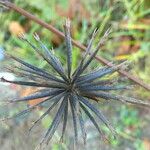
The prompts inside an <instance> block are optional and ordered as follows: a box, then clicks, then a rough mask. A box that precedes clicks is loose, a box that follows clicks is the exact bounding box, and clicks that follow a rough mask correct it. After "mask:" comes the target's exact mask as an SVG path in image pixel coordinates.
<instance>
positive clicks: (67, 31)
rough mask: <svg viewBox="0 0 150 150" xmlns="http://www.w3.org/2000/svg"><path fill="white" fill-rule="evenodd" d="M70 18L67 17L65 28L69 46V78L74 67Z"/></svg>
mask: <svg viewBox="0 0 150 150" xmlns="http://www.w3.org/2000/svg"><path fill="white" fill-rule="evenodd" d="M70 24H71V23H70V20H69V19H67V20H66V23H65V26H64V29H65V40H66V46H67V67H68V78H70V77H71V69H72V43H71V35H70Z"/></svg>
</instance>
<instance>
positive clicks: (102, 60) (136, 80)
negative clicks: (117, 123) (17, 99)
mask: <svg viewBox="0 0 150 150" xmlns="http://www.w3.org/2000/svg"><path fill="white" fill-rule="evenodd" d="M0 4H2V5H4V6H6V7H8V8H10V9H12V10H14V11H16V12H18V13H20V14H21V15H23V16H25V17H27V18H29V19H30V20H32V21H34V22H36V23H38V24H39V25H41V26H43V27H44V28H46V29H48V30H49V31H51V32H53V33H54V34H56V35H57V36H59V37H61V38H65V35H64V34H63V33H62V32H61V31H59V30H57V29H56V28H55V27H53V26H52V25H50V24H48V23H46V22H44V21H42V20H41V19H39V18H37V17H35V16H34V15H32V14H30V13H29V12H27V11H25V10H24V9H22V8H20V7H18V6H16V5H15V4H13V3H11V2H7V1H2V0H1V1H0ZM71 40H72V43H73V44H74V45H75V46H76V47H78V48H80V49H81V50H82V51H85V50H86V47H85V46H84V45H82V44H80V43H79V42H78V41H75V40H74V39H71ZM95 58H96V60H98V61H99V62H101V63H103V64H105V65H107V66H112V64H111V63H110V62H109V61H108V60H106V59H104V58H102V57H100V56H99V57H96V56H95ZM118 72H119V73H120V74H121V75H124V76H126V77H127V78H128V79H130V80H131V81H133V82H135V83H136V84H138V85H140V86H141V87H143V88H145V89H146V90H148V91H150V85H148V84H146V83H144V82H143V81H142V80H141V79H139V78H138V77H135V76H133V75H131V74H129V73H128V72H126V71H123V70H118Z"/></svg>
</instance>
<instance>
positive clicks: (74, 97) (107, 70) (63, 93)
mask: <svg viewBox="0 0 150 150" xmlns="http://www.w3.org/2000/svg"><path fill="white" fill-rule="evenodd" d="M64 28H65V41H66V47H67V71H66V70H65V69H64V68H63V66H62V64H61V62H60V61H59V59H58V58H57V57H56V56H55V55H54V54H53V53H52V51H51V50H49V49H47V47H46V46H45V45H44V44H43V43H42V42H41V40H40V39H39V37H38V36H37V35H35V40H36V41H37V46H35V45H33V44H32V43H31V42H30V41H29V40H28V39H27V38H25V37H24V36H22V40H24V41H25V42H27V43H28V44H29V45H30V46H31V47H32V48H33V50H35V51H36V52H37V53H38V54H39V55H40V56H41V57H42V58H43V59H44V61H46V62H47V64H48V65H49V66H50V67H51V68H52V69H53V70H54V72H55V73H54V74H53V73H52V72H51V73H50V72H49V71H48V70H45V69H41V68H39V67H36V66H34V65H31V64H30V63H28V62H25V61H23V60H21V59H19V58H17V57H15V56H12V55H11V56H10V55H9V57H10V58H12V59H13V60H15V61H16V62H18V63H19V64H20V65H17V66H13V67H10V68H8V69H9V71H11V72H12V73H14V74H15V75H16V77H23V79H24V80H16V81H9V80H6V79H4V78H1V81H2V82H9V83H13V84H18V85H23V86H31V87H35V88H37V87H38V88H39V90H38V91H36V92H35V93H33V94H31V95H28V96H26V97H23V98H19V99H15V100H9V101H8V102H9V103H18V102H28V101H30V100H36V99H38V98H43V101H41V102H39V103H38V104H35V105H33V106H30V107H29V108H27V109H25V110H23V111H22V112H20V113H19V114H17V115H15V116H14V117H17V116H20V115H23V114H25V113H28V112H30V111H32V110H34V109H35V108H36V107H37V106H41V105H42V104H44V103H46V102H49V103H48V104H49V106H48V109H47V110H46V111H45V112H44V113H43V115H41V116H40V118H38V119H37V120H36V121H35V122H34V124H33V126H32V127H31V128H30V130H31V129H32V128H33V127H34V126H35V125H36V124H37V123H38V122H39V121H41V120H42V119H43V118H44V117H45V116H47V115H48V114H50V113H51V110H52V109H55V108H57V107H56V106H59V108H58V110H57V112H56V114H55V116H54V118H53V121H52V123H51V124H50V126H49V128H48V130H47V132H46V133H45V135H44V136H43V138H42V140H41V144H42V143H43V142H46V143H48V142H49V141H50V140H51V138H52V136H53V135H54V133H55V131H56V129H57V127H58V125H59V124H60V122H61V120H63V127H62V136H61V140H63V137H64V133H65V130H66V126H67V122H68V121H67V118H68V114H69V113H70V112H69V110H71V113H72V120H73V126H74V135H75V141H76V142H77V141H78V124H79V125H80V128H81V131H82V136H83V140H84V143H85V142H86V130H85V124H84V123H85V121H84V119H83V115H82V114H83V113H85V114H86V115H87V116H88V117H89V119H90V120H91V122H92V123H93V125H94V126H95V127H96V129H97V130H98V132H99V133H100V135H101V136H103V133H102V131H101V129H100V127H99V124H98V122H97V121H96V118H95V117H94V116H96V117H97V119H99V120H100V121H101V122H102V123H104V124H105V125H106V126H107V127H108V128H109V129H110V130H111V132H112V133H114V129H113V127H112V125H111V124H110V122H109V121H108V120H107V118H106V117H105V116H104V115H103V114H102V112H101V111H100V109H98V108H97V107H96V106H94V105H93V104H92V103H91V101H92V100H93V101H97V102H98V101H99V99H104V100H106V101H107V100H115V101H121V102H129V103H133V104H140V105H149V104H148V103H146V102H143V101H141V100H137V99H134V98H130V97H125V96H121V95H117V94H114V93H115V92H113V94H112V93H111V91H116V90H124V89H127V88H128V87H127V86H121V85H119V83H114V81H113V80H106V79H104V77H105V76H106V75H110V74H112V73H114V72H115V71H117V70H118V69H122V67H124V66H125V63H122V64H119V65H112V67H108V66H104V67H99V68H97V69H95V70H93V71H92V72H90V73H85V70H86V69H87V67H88V66H89V64H90V63H91V61H92V60H93V58H94V57H95V56H96V54H97V53H98V50H99V48H100V47H101V46H102V45H103V44H104V43H105V41H106V40H107V37H108V34H109V30H108V31H106V33H105V34H104V36H103V37H102V38H101V39H100V41H99V43H98V45H97V47H96V48H95V49H94V50H91V49H92V43H93V40H94V38H95V36H96V33H97V32H96V30H95V31H94V32H93V35H92V38H91V39H90V41H89V43H88V46H87V49H86V52H85V54H84V55H83V57H82V59H81V61H80V62H79V64H78V67H77V69H76V70H73V69H72V43H71V36H70V22H69V21H68V20H67V21H66V24H65V26H64ZM89 54H90V55H89ZM69 107H70V109H69ZM10 118H11V117H10ZM7 119H8V118H7Z"/></svg>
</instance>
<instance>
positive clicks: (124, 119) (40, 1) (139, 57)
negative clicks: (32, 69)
mask: <svg viewBox="0 0 150 150" xmlns="http://www.w3.org/2000/svg"><path fill="white" fill-rule="evenodd" d="M11 2H13V3H15V4H16V5H18V6H19V7H21V8H24V9H25V10H26V11H29V12H30V13H32V14H34V15H35V16H37V17H38V18H40V19H42V20H44V21H45V22H47V23H49V24H51V25H53V26H54V27H56V28H57V29H59V30H60V31H63V24H64V22H65V19H66V18H70V19H71V21H72V33H71V34H72V37H73V38H74V39H75V40H77V41H80V43H82V44H84V45H87V43H88V41H89V39H90V37H91V34H92V32H93V30H94V29H95V28H98V29H99V33H98V36H97V38H96V40H95V43H94V45H96V44H97V42H98V40H99V39H100V37H101V36H102V35H103V33H104V32H105V31H106V29H107V28H108V27H110V26H111V27H112V31H113V32H112V33H111V35H110V37H109V39H108V41H107V42H106V44H105V45H104V46H103V47H102V50H101V51H100V52H99V53H98V56H102V57H104V58H106V59H107V60H109V61H113V62H122V61H125V60H129V61H130V62H131V63H130V66H129V67H128V71H129V72H130V73H131V74H132V75H134V76H138V77H139V78H141V79H142V80H143V81H144V82H145V83H147V84H150V1H149V0H86V1H85V0H32V1H31V0H24V1H21V0H13V1H11ZM0 31H1V32H0V77H2V76H5V77H7V78H9V79H12V80H13V79H14V78H15V76H14V75H13V74H10V73H6V70H5V69H4V66H6V65H7V66H8V65H9V64H11V63H12V62H11V61H10V60H8V59H6V58H5V56H4V51H7V52H9V53H11V54H14V55H15V56H18V57H20V58H22V59H24V60H26V61H28V62H30V63H32V64H34V65H37V66H39V67H41V68H46V67H47V66H46V63H45V62H44V61H42V59H40V57H39V56H38V55H37V54H35V53H34V51H33V50H32V49H31V48H30V47H29V46H28V45H27V44H25V43H24V42H22V41H21V40H20V39H19V38H18V35H19V34H20V33H26V34H27V37H28V38H29V40H30V41H31V42H34V39H33V34H34V33H35V32H36V33H38V35H39V36H40V37H41V40H42V41H43V42H44V43H45V44H46V45H47V47H48V48H49V49H51V48H53V49H54V52H55V54H56V55H57V56H58V57H59V58H60V60H61V62H62V63H63V64H64V65H65V56H66V55H65V53H66V50H65V43H64V41H63V40H62V39H61V38H59V37H58V36H57V35H55V34H54V33H52V32H50V31H48V30H47V29H44V28H43V27H41V26H39V25H38V24H36V23H34V22H33V21H31V20H29V19H27V18H25V17H24V16H21V15H20V14H18V13H16V12H14V11H10V10H9V9H7V8H3V7H0ZM81 56H82V52H81V51H80V50H79V49H78V48H76V47H74V48H73V68H76V66H77V65H78V61H79V60H80V58H81ZM100 65H102V64H101V63H100V62H98V61H96V60H95V61H93V63H92V65H91V67H90V68H89V71H90V70H92V69H93V68H95V67H96V66H100ZM114 76H117V74H115V75H114ZM122 80H125V82H128V83H129V84H131V85H134V83H132V82H131V81H128V80H127V79H125V78H122ZM34 90H35V89H33V88H24V87H20V86H16V85H12V84H2V83H0V117H3V116H12V115H13V114H16V113H17V112H18V111H19V110H23V108H25V107H26V106H27V105H33V102H29V103H28V104H22V105H17V106H16V105H15V106H14V105H11V106H3V104H2V102H3V101H5V100H6V99H9V98H11V97H17V96H26V95H28V94H30V93H32V92H33V91H34ZM121 94H124V95H127V96H132V97H135V98H138V99H143V100H149V101H150V92H149V91H146V90H145V89H143V88H141V87H140V86H138V85H137V86H135V88H134V89H133V90H128V91H123V92H122V93H121ZM37 102H38V100H37ZM99 108H100V109H101V110H102V111H103V112H104V114H105V115H106V116H107V118H108V119H109V120H110V121H111V122H112V124H113V125H114V127H115V128H116V131H117V132H118V137H117V139H115V140H111V142H110V143H107V142H104V141H101V139H100V137H99V135H98V132H97V131H96V129H95V128H94V127H93V126H92V124H91V123H90V121H89V119H88V118H86V117H85V120H86V129H87V131H88V135H87V145H86V146H84V145H83V142H82V140H81V143H80V142H79V147H80V148H79V149H81V150H82V149H87V150H90V149H93V150H120V149H122V150H150V117H149V115H150V110H148V109H146V108H142V107H136V106H130V105H124V104H120V103H119V104H116V103H113V102H109V103H108V102H102V103H100V104H99ZM43 111H44V108H37V110H36V111H33V112H32V113H28V114H27V115H24V116H21V117H18V118H15V119H13V120H11V121H8V122H4V123H1V125H0V150H33V149H34V148H35V146H36V145H37V143H38V141H39V140H40V139H41V137H42V134H43V133H44V131H45V130H46V129H47V127H48V126H49V124H50V122H51V121H52V116H53V114H50V115H49V116H48V117H46V118H45V119H44V120H42V121H41V123H40V124H39V125H38V126H37V127H36V129H34V131H33V132H31V133H30V135H29V131H28V129H29V128H30V126H31V125H32V122H33V121H35V120H36V118H38V117H39V116H40V115H41V114H42V113H43ZM101 127H102V129H103V130H104V131H105V133H107V132H108V130H107V129H106V127H105V126H101ZM60 133H61V132H59V130H58V132H56V134H55V136H54V137H53V140H52V141H51V144H49V146H48V148H47V149H51V150H67V149H68V150H71V149H72V146H73V143H72V141H73V140H72V139H73V134H74V133H73V132H72V129H70V128H68V130H67V134H66V139H65V143H63V144H62V143H60V142H59V137H60ZM80 134H81V133H80ZM108 134H109V133H108Z"/></svg>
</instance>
